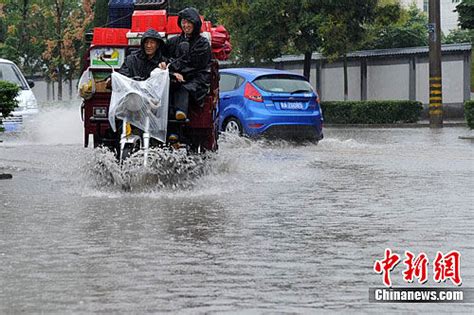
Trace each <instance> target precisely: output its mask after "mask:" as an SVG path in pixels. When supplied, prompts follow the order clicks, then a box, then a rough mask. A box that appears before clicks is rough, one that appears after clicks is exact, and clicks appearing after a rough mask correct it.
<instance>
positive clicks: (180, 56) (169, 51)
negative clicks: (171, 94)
mask: <svg viewBox="0 0 474 315" xmlns="http://www.w3.org/2000/svg"><path fill="white" fill-rule="evenodd" d="M178 16H179V17H178V25H179V27H180V28H181V20H182V19H186V20H188V21H190V22H191V23H193V24H194V30H193V33H192V35H191V37H189V38H188V37H186V35H185V34H184V32H182V33H181V35H179V36H176V37H173V38H171V39H169V40H168V42H167V43H166V49H165V54H166V57H167V58H168V59H169V62H170V66H169V69H170V72H177V73H180V74H181V75H183V77H184V80H185V82H183V83H182V86H183V87H184V88H185V89H186V90H187V91H188V92H189V94H190V96H191V97H192V98H193V99H195V100H196V101H197V102H201V101H202V100H203V99H204V97H205V96H206V95H207V93H208V91H209V86H210V82H211V74H210V62H211V46H210V44H209V41H208V40H207V39H206V38H205V37H203V36H201V35H200V31H201V26H202V22H201V17H200V16H199V13H198V12H197V10H196V9H194V8H186V9H184V10H182V11H180V12H179V13H178ZM183 43H184V45H183Z"/></svg>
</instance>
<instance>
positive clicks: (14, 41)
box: [0, 0, 47, 75]
mask: <svg viewBox="0 0 474 315" xmlns="http://www.w3.org/2000/svg"><path fill="white" fill-rule="evenodd" d="M40 5H41V2H40V1H39V0H21V1H12V0H3V3H1V4H0V22H1V23H0V26H1V27H2V32H1V33H2V36H1V38H0V42H1V43H0V56H2V57H4V58H8V59H11V60H13V61H14V62H15V63H17V64H18V65H19V66H20V67H21V68H22V70H23V71H24V72H25V73H26V74H29V75H32V74H34V73H35V72H38V71H39V70H41V67H42V62H41V53H42V51H43V50H44V47H45V46H44V39H43V37H44V30H45V28H47V25H46V24H45V18H44V17H43V15H42V12H41V9H40Z"/></svg>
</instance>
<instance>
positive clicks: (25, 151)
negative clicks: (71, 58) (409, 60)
mask: <svg viewBox="0 0 474 315" xmlns="http://www.w3.org/2000/svg"><path fill="white" fill-rule="evenodd" d="M58 113H62V115H63V116H64V119H65V121H69V119H72V117H75V115H76V114H77V112H76V108H59V109H58V110H57V111H55V110H52V111H51V116H55V114H58ZM41 124H43V122H42V123H41ZM41 124H40V125H41ZM41 128H43V129H44V131H45V133H43V134H41V133H37V134H36V136H37V138H36V140H35V141H32V140H31V139H32V138H31V134H32V133H31V132H26V133H24V134H21V135H16V136H14V137H13V136H7V137H6V138H4V140H5V142H4V143H2V144H0V171H1V172H9V173H12V174H13V175H14V177H13V179H12V180H9V181H1V182H0V205H2V207H0V313H11V312H27V313H31V312H35V313H36V312H44V313H50V312H54V313H57V312H59V313H63V312H73V313H92V312H97V313H111V312H113V313H116V312H120V313H136V312H138V313H145V312H163V311H173V312H184V313H205V312H214V313H221V312H226V311H229V312H256V313H262V312H270V313H273V312H294V313H313V312H315V311H318V310H320V309H324V310H335V311H340V312H347V311H351V310H354V311H356V312H367V311H368V312H374V313H379V312H383V311H385V310H386V309H387V306H386V305H379V304H369V303H368V288H369V287H373V286H380V285H381V284H382V282H381V277H380V276H379V275H377V274H375V273H374V272H373V270H372V266H373V262H374V261H375V259H380V258H381V256H382V255H383V251H384V249H385V248H386V247H389V248H391V249H392V250H393V251H395V252H397V253H399V254H401V253H403V252H404V251H405V250H411V251H412V252H421V251H423V252H426V253H427V255H428V256H429V257H431V258H432V257H434V255H435V254H436V251H438V250H440V251H443V252H447V251H449V250H452V249H456V250H459V251H460V252H461V253H462V255H463V256H462V277H463V282H464V284H465V285H466V286H467V287H468V286H470V283H471V284H472V283H473V281H474V268H473V265H472V264H471V263H470V262H471V261H473V259H474V250H473V248H472V246H471V245H470V243H471V242H470V240H471V239H472V238H473V230H474V229H473V227H474V226H473V225H474V224H473V222H474V221H473V220H474V212H473V210H474V209H473V204H474V196H473V195H472V186H473V176H474V163H473V160H474V155H473V150H474V147H473V143H472V142H469V141H467V142H466V141H463V140H460V139H458V136H459V135H462V134H463V133H464V132H465V130H464V129H460V128H445V129H442V130H437V131H433V130H430V129H372V130H371V129H327V130H326V139H324V140H323V141H321V142H320V143H319V145H317V146H316V145H311V144H306V145H294V144H291V143H288V142H284V141H264V140H259V141H250V140H248V139H242V138H232V137H230V138H229V137H227V139H226V140H225V141H221V142H220V150H219V152H218V154H217V155H216V156H214V157H212V158H210V159H206V160H205V161H200V160H193V161H191V164H189V161H188V162H187V163H188V164H186V165H181V164H180V163H178V162H177V161H178V160H179V159H174V160H172V161H171V162H170V163H171V164H169V165H174V166H178V167H180V171H179V172H176V171H175V172H168V173H167V172H166V171H163V170H162V169H160V168H159V167H155V168H154V169H153V168H152V169H151V170H148V171H147V172H148V173H145V174H146V176H144V175H143V173H140V170H142V168H140V167H139V166H138V165H139V163H136V164H133V163H132V164H130V165H128V166H126V167H125V168H120V166H118V165H117V163H115V161H113V157H111V156H108V155H107V153H104V152H103V151H101V150H92V149H85V148H83V147H82V143H81V140H79V141H76V137H77V136H78V135H76V132H77V131H76V130H75V128H71V131H70V133H71V134H69V132H64V133H65V134H64V135H63V139H65V140H64V142H63V143H61V142H56V140H55V141H49V140H48V139H51V137H52V136H49V134H50V130H48V127H47V126H46V125H43V127H41ZM51 128H53V129H54V128H56V127H55V126H53V127H51ZM32 130H34V128H33V129H32ZM33 134H34V133H33ZM56 136H57V135H56ZM42 137H46V139H44V138H42ZM79 137H82V135H79ZM59 138H60V137H58V138H57V139H59ZM163 156H165V155H163ZM166 158H169V156H166ZM158 160H159V161H161V163H164V162H163V161H164V160H166V159H162V160H160V159H159V158H158V159H157V161H158ZM98 161H99V162H98ZM112 162H114V163H112ZM100 163H103V164H100ZM107 163H110V164H107ZM192 163H195V164H192ZM113 165H115V166H113ZM189 165H192V166H193V167H188V166H189ZM137 166H138V167H137ZM113 167H117V168H116V169H113ZM175 170H176V168H175ZM160 172H162V173H160ZM150 174H151V175H150ZM114 176H115V177H116V178H114ZM126 176H129V177H128V180H129V182H130V183H131V187H133V189H132V190H131V191H124V190H123V189H122V188H121V186H120V185H118V186H117V185H116V183H118V182H119V181H118V179H117V178H120V179H121V180H124V178H126ZM143 176H144V177H143ZM399 273H401V269H398V270H397V272H396V273H394V274H393V275H392V281H393V282H394V285H396V286H402V285H404V283H403V280H402V277H401V275H400V274H399ZM428 284H429V285H433V282H432V281H431V280H430V281H428ZM446 285H448V284H446ZM468 307H469V306H463V305H449V308H448V306H445V305H444V304H443V305H442V304H438V305H414V304H392V305H390V306H389V309H390V310H393V311H397V312H418V311H421V310H423V311H428V312H435V311H438V312H445V311H448V310H449V311H456V312H468V311H469V310H470V309H469V308H468Z"/></svg>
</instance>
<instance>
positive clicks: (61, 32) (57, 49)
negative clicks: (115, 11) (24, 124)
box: [42, 0, 94, 100]
mask: <svg viewBox="0 0 474 315" xmlns="http://www.w3.org/2000/svg"><path fill="white" fill-rule="evenodd" d="M43 1H44V3H43V12H44V15H45V16H46V17H47V18H48V21H49V23H50V24H51V25H52V26H53V30H52V32H51V33H50V34H48V39H47V40H46V41H45V42H46V49H45V51H44V52H43V55H42V57H43V59H44V61H45V63H46V65H47V67H48V76H49V78H50V79H51V80H52V81H57V82H58V83H59V84H58V99H59V100H62V97H63V91H62V82H63V80H65V79H67V80H69V81H70V82H71V80H72V77H73V76H74V75H76V74H77V72H78V70H79V64H80V57H81V54H80V53H79V52H80V47H81V45H82V40H83V34H84V32H85V30H86V28H87V27H88V25H89V24H90V23H91V22H92V20H93V18H94V17H93V14H92V1H91V0H82V3H81V2H79V1H77V0H43ZM70 84H71V83H70Z"/></svg>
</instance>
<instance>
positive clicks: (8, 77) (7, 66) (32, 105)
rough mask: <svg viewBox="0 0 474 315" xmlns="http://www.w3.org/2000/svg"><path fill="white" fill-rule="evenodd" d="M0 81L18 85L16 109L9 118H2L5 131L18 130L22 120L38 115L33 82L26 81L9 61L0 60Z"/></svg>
mask: <svg viewBox="0 0 474 315" xmlns="http://www.w3.org/2000/svg"><path fill="white" fill-rule="evenodd" d="M0 80H5V81H9V82H12V83H16V84H18V86H19V87H20V92H19V93H18V97H17V100H18V107H17V108H16V109H15V111H13V112H12V113H11V114H10V116H8V117H6V118H3V125H4V127H5V129H6V130H7V131H14V130H18V128H19V126H20V125H21V123H22V122H23V119H24V118H27V117H28V116H31V115H34V114H37V113H38V102H37V101H36V97H35V95H34V94H33V91H32V90H31V88H32V87H33V86H34V85H35V84H34V82H33V81H31V80H26V79H25V76H24V75H23V73H21V71H20V69H19V68H18V67H17V66H16V65H15V64H14V63H13V62H11V61H10V60H7V59H2V58H0Z"/></svg>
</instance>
